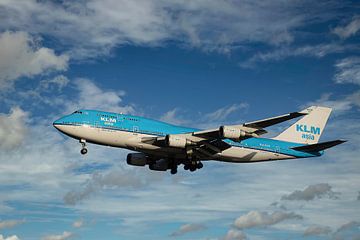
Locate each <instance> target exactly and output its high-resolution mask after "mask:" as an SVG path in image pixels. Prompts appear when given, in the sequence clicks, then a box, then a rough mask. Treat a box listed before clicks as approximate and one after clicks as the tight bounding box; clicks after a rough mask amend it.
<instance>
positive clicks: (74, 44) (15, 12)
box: [0, 0, 341, 58]
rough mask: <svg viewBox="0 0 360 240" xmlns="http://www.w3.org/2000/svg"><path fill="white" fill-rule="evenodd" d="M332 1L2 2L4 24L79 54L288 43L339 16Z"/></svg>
mask: <svg viewBox="0 0 360 240" xmlns="http://www.w3.org/2000/svg"><path fill="white" fill-rule="evenodd" d="M329 5H330V6H331V7H329V6H328V5H324V4H321V3H319V4H317V3H312V4H311V7H309V4H308V3H307V2H306V1H305V2H302V1H295V2H294V1H292V2H283V1H281V0H277V1H270V2H264V1H242V2H241V3H240V2H236V1H215V0H210V1H209V0H200V1H195V2H189V1H181V0H176V1H156V0H152V1H150V0H140V1H136V2H133V1H125V0H121V1H116V0H102V1H99V0H88V1H85V2H76V1H70V2H53V1H41V2H39V1H35V0H30V1H29V0H19V1H16V3H14V2H13V1H9V0H6V1H2V2H1V3H0V10H1V12H2V16H3V17H2V21H1V22H0V28H3V29H4V28H12V29H19V30H23V31H24V30H26V31H30V32H32V33H41V34H46V35H49V36H52V37H54V38H55V39H60V40H61V41H59V44H62V47H64V48H70V49H71V51H70V52H69V54H72V55H73V56H75V57H78V58H94V57H96V56H98V55H99V54H100V55H101V54H108V53H109V52H110V50H111V49H112V48H113V47H116V46H119V45H124V44H129V43H130V44H134V45H150V46H154V45H159V44H161V43H163V42H165V41H168V40H171V41H175V42H180V43H181V44H185V45H188V46H192V47H199V48H201V49H204V50H206V51H219V52H223V53H229V51H231V49H232V48H236V47H237V46H239V45H241V44H247V43H249V42H261V43H265V44H273V45H280V44H287V43H289V42H291V41H293V39H294V33H293V30H294V29H296V28H298V27H300V26H303V25H305V24H309V23H312V22H322V21H326V20H328V19H331V18H333V17H334V16H336V15H337V14H335V13H334V11H333V9H334V8H336V6H338V5H341V4H336V3H333V4H329ZM334 5H335V7H334ZM269 23H271V24H269ZM94 26H96V27H94ZM74 32H76V34H68V33H74Z"/></svg>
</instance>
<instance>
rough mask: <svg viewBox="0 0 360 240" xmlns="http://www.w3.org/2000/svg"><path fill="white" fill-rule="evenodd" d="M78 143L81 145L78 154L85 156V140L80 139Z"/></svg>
mask: <svg viewBox="0 0 360 240" xmlns="http://www.w3.org/2000/svg"><path fill="white" fill-rule="evenodd" d="M79 142H80V144H81V150H80V153H81V154H82V155H84V154H87V152H88V150H87V149H86V140H85V139H80V140H79Z"/></svg>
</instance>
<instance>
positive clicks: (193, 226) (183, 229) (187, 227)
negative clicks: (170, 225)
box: [170, 223, 206, 237]
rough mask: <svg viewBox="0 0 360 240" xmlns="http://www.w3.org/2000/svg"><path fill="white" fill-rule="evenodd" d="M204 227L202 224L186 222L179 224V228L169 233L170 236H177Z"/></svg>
mask: <svg viewBox="0 0 360 240" xmlns="http://www.w3.org/2000/svg"><path fill="white" fill-rule="evenodd" d="M205 228H206V227H205V226H204V225H202V224H197V223H187V224H184V225H181V226H180V228H179V229H178V230H176V231H175V232H173V233H171V234H170V236H172V237H178V236H182V235H184V234H186V233H189V232H196V231H201V230H204V229H205Z"/></svg>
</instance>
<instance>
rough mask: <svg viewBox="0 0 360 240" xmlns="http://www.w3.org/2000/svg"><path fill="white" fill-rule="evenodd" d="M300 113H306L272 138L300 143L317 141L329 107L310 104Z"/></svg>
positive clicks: (327, 115) (329, 109)
mask: <svg viewBox="0 0 360 240" xmlns="http://www.w3.org/2000/svg"><path fill="white" fill-rule="evenodd" d="M301 113H306V114H307V115H305V116H304V117H303V118H301V119H300V120H299V121H297V122H296V123H294V124H293V125H292V126H291V127H289V128H288V129H286V130H285V131H283V132H282V133H280V134H279V135H278V136H277V137H275V138H274V139H277V140H282V141H288V142H296V143H302V144H315V143H318V142H319V139H320V136H321V134H322V132H323V130H324V127H325V124H326V122H327V120H328V118H329V116H330V113H331V108H327V107H320V106H311V107H309V108H307V109H304V110H303V111H301Z"/></svg>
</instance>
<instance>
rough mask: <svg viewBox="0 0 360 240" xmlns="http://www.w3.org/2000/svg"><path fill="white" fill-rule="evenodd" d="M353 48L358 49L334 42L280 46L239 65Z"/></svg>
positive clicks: (313, 55)
mask: <svg viewBox="0 0 360 240" xmlns="http://www.w3.org/2000/svg"><path fill="white" fill-rule="evenodd" d="M354 49H359V47H358V46H356V45H350V44H349V45H340V44H336V43H330V44H325V43H322V44H318V45H306V46H300V47H282V48H279V49H276V50H273V51H269V52H265V53H264V52H259V53H256V54H255V55H254V56H252V57H251V58H249V59H247V60H246V61H244V62H241V63H240V64H239V66H241V67H244V68H251V67H254V66H255V65H256V63H259V62H269V61H280V60H283V59H285V58H288V57H299V56H301V57H316V58H322V57H324V56H326V55H329V54H333V53H342V52H346V51H350V50H354Z"/></svg>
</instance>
